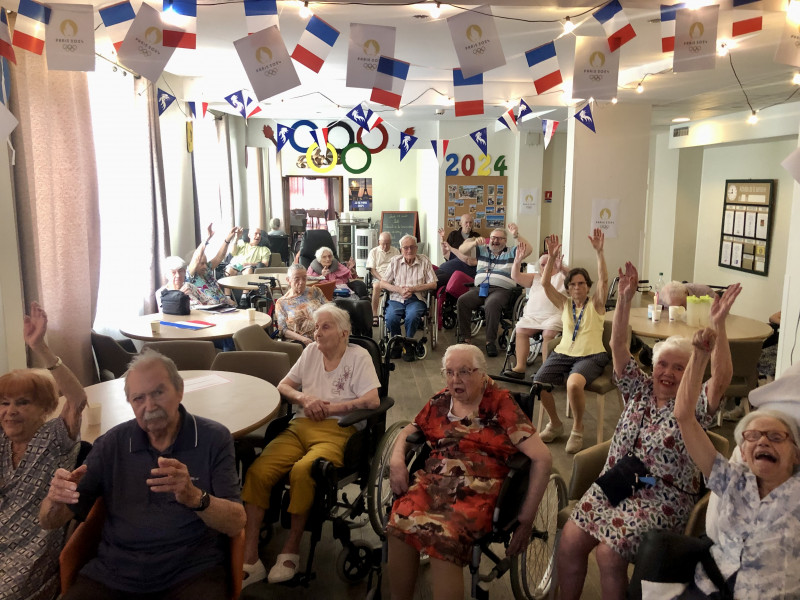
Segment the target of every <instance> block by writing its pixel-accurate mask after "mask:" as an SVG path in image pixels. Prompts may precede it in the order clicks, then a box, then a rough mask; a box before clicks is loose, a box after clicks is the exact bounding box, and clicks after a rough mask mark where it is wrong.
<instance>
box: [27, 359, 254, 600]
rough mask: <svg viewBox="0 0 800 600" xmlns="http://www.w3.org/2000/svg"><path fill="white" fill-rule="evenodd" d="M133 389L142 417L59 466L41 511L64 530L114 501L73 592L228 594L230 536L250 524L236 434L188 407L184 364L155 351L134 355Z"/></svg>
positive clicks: (48, 524) (96, 595) (51, 525)
mask: <svg viewBox="0 0 800 600" xmlns="http://www.w3.org/2000/svg"><path fill="white" fill-rule="evenodd" d="M125 394H126V396H127V398H128V402H129V403H130V405H131V408H132V409H133V414H134V417H135V418H134V419H133V420H131V421H128V422H126V423H122V424H121V425H118V426H116V427H114V428H112V429H111V430H110V431H108V433H106V434H105V435H103V436H101V437H100V438H98V439H97V441H96V442H95V444H94V447H93V448H92V451H91V452H90V453H89V456H88V457H87V459H86V463H85V464H84V465H82V466H81V467H79V468H78V469H76V470H74V471H72V472H71V473H70V472H69V471H67V470H65V469H58V470H57V471H56V473H55V476H54V477H53V480H52V482H51V484H50V490H49V492H48V494H47V498H45V500H44V501H43V502H42V506H41V509H40V511H39V522H40V524H41V526H42V527H43V528H44V529H55V528H58V527H62V526H63V525H64V524H65V523H67V522H68V521H69V520H70V519H71V518H73V517H77V518H78V519H81V520H82V519H85V518H86V516H87V515H88V514H89V511H90V509H91V508H92V506H93V505H94V503H95V500H97V499H98V498H103V500H104V501H105V507H106V514H107V517H106V520H105V523H104V525H103V535H102V542H101V543H100V546H99V549H98V554H97V557H96V558H94V559H92V560H91V561H90V562H89V563H88V564H87V565H86V566H85V567H84V568H83V569H82V570H81V573H80V575H79V576H78V578H77V580H76V581H75V583H74V585H73V586H72V587H71V588H70V589H69V591H68V592H67V594H66V595H65V596H64V598H65V599H66V600H72V599H76V598H92V599H93V600H96V599H100V600H103V599H106V598H108V599H113V598H120V597H124V598H128V599H138V598H142V599H144V598H147V599H148V600H150V599H152V600H155V599H160V598H164V599H165V600H166V599H167V598H169V599H184V598H185V599H187V600H190V599H191V600H194V599H195V598H214V599H216V598H219V599H222V598H226V597H227V595H228V590H227V577H226V569H225V568H224V566H223V565H225V564H226V557H225V547H226V546H227V544H228V542H227V539H226V538H225V537H224V536H234V535H237V534H238V533H239V532H240V531H241V530H242V528H243V527H244V524H245V512H244V508H243V507H242V504H241V501H240V499H239V479H238V476H237V473H236V465H235V462H234V454H233V439H232V438H231V434H230V432H228V430H227V429H225V427H223V426H222V425H220V424H219V423H215V422H214V421H210V420H208V419H204V418H202V417H196V416H194V415H191V414H189V413H188V412H186V409H185V408H183V406H181V400H182V399H183V379H181V377H180V375H179V374H178V371H177V369H176V367H175V363H173V362H172V361H171V360H170V359H169V358H166V357H164V356H162V355H161V354H159V353H157V352H154V351H152V350H151V351H145V352H143V353H142V354H140V355H139V356H138V357H136V358H135V359H134V360H133V362H131V365H130V367H129V368H128V372H127V373H126V374H125Z"/></svg>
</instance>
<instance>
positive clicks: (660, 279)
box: [655, 273, 665, 294]
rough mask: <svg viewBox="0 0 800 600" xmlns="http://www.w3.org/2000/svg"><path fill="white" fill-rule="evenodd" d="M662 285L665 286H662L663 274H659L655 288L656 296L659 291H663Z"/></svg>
mask: <svg viewBox="0 0 800 600" xmlns="http://www.w3.org/2000/svg"><path fill="white" fill-rule="evenodd" d="M664 285H665V284H664V274H663V273H659V274H658V279H657V280H656V286H655V290H656V294H660V293H661V290H663V289H664Z"/></svg>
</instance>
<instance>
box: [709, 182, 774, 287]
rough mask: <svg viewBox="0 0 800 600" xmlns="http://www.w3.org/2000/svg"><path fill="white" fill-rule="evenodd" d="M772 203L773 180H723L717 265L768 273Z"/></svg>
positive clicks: (755, 273)
mask: <svg viewBox="0 0 800 600" xmlns="http://www.w3.org/2000/svg"><path fill="white" fill-rule="evenodd" d="M774 202H775V180H774V179H745V180H742V179H728V180H726V181H725V201H724V203H723V209H722V227H721V233H720V244H719V263H718V265H719V266H720V267H725V268H726V269H734V270H736V271H745V272H747V273H752V274H754V275H762V276H764V277H766V276H767V275H768V274H769V257H770V250H771V246H772V221H773V208H774V207H773V204H774Z"/></svg>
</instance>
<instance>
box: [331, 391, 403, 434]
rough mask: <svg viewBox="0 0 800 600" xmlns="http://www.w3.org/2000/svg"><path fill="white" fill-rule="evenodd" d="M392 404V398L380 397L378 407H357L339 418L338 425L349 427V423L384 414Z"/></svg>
mask: <svg viewBox="0 0 800 600" xmlns="http://www.w3.org/2000/svg"><path fill="white" fill-rule="evenodd" d="M393 406H394V400H393V399H392V398H388V397H387V398H383V399H381V403H380V406H378V408H359V409H358V410H354V411H353V412H350V413H347V414H346V415H345V416H344V417H342V418H341V419H340V420H339V427H350V426H351V425H355V424H356V423H359V422H360V421H366V420H367V419H371V418H373V417H379V416H381V415H382V414H385V413H386V411H388V410H389V409H390V408H392V407H393Z"/></svg>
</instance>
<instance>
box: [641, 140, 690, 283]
mask: <svg viewBox="0 0 800 600" xmlns="http://www.w3.org/2000/svg"><path fill="white" fill-rule="evenodd" d="M652 137H653V139H652V144H651V149H650V184H649V193H648V205H647V229H646V231H647V234H646V237H647V243H646V250H645V260H644V263H643V264H641V265H637V267H638V268H639V278H640V279H649V280H650V281H651V282H652V281H656V278H657V277H658V273H659V272H663V273H664V279H665V280H667V281H670V280H671V279H672V250H673V247H674V233H675V204H676V197H677V189H678V161H679V158H680V150H670V148H669V133H667V132H664V133H659V134H656V135H654V136H652Z"/></svg>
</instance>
